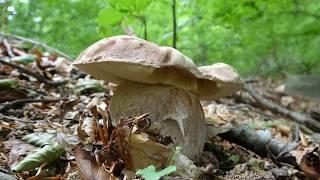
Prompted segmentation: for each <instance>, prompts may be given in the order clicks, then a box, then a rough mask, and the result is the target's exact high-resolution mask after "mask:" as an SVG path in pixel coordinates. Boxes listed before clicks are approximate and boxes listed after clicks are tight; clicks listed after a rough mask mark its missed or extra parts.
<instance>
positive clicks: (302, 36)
mask: <svg viewBox="0 0 320 180" xmlns="http://www.w3.org/2000/svg"><path fill="white" fill-rule="evenodd" d="M24 1H25V2H29V3H22V1H21V0H12V1H10V2H11V4H10V5H12V6H14V7H15V9H16V12H17V13H16V14H15V15H14V14H13V13H11V12H8V13H7V15H8V16H10V15H11V16H10V17H13V18H12V20H10V21H8V28H7V30H8V31H9V32H10V33H14V34H18V35H22V36H26V37H31V38H35V39H40V40H43V41H44V42H46V43H48V44H50V45H52V46H54V47H56V48H58V49H60V50H62V51H64V52H67V53H68V54H71V55H73V56H74V57H75V56H76V55H78V54H79V53H80V52H81V50H83V49H84V48H85V47H87V46H88V45H89V44H91V43H92V42H94V41H96V40H98V39H100V38H101V37H104V36H112V35H117V34H126V33H128V32H133V33H134V34H136V35H137V36H139V37H142V38H145V39H148V40H150V41H153V42H156V43H158V44H161V45H166V46H171V45H172V37H173V32H172V31H173V28H172V9H171V8H172V6H171V5H172V4H171V3H172V1H171V0H158V1H152V0H130V1H129V0H96V1H87V0H70V1H65V0H46V1H42V0H29V1H27V0H24ZM176 3H177V4H176V8H177V9H176V12H177V14H176V15H177V36H178V39H177V48H178V49H179V50H180V51H182V52H183V53H184V54H186V55H188V56H189V57H191V58H192V59H193V60H194V61H195V62H196V63H197V64H198V65H205V64H212V63H214V62H217V61H223V62H226V63H229V64H231V65H233V66H235V68H236V69H238V70H240V71H241V72H242V73H263V74H266V73H267V74H268V73H276V74H279V72H280V73H284V74H286V73H288V72H289V73H290V72H294V73H319V72H320V60H319V57H320V51H319V50H318V48H319V44H320V21H319V19H320V13H319V12H320V2H319V1H318V0H305V1H297V0H282V1H278V0H268V1H265V0H237V1H231V0H230V1H225V0H214V1H207V0H184V1H176ZM10 13H11V14H10Z"/></svg>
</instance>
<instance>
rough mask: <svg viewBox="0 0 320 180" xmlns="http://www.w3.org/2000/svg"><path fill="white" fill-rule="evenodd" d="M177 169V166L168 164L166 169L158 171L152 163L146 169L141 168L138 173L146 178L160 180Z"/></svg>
mask: <svg viewBox="0 0 320 180" xmlns="http://www.w3.org/2000/svg"><path fill="white" fill-rule="evenodd" d="M176 170H177V169H176V167H175V166H168V167H166V168H165V169H162V170H161V171H159V172H156V168H155V167H154V166H153V165H150V166H148V167H146V168H144V169H139V170H138V171H137V172H136V174H137V175H141V176H142V177H143V178H144V179H145V180H158V179H160V178H161V177H163V176H166V175H169V174H171V173H173V172H175V171H176Z"/></svg>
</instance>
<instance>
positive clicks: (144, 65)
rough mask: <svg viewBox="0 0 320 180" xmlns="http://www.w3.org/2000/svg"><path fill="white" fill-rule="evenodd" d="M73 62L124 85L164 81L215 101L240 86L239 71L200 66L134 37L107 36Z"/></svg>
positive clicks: (201, 97) (164, 48) (220, 66)
mask: <svg viewBox="0 0 320 180" xmlns="http://www.w3.org/2000/svg"><path fill="white" fill-rule="evenodd" d="M73 65H74V66H76V67H77V68H79V69H80V70H82V71H84V72H87V73H89V74H91V75H92V76H94V77H96V78H99V79H103V80H107V81H111V82H113V83H117V84H121V83H123V82H125V81H134V82H140V83H147V84H165V85H172V86H175V87H178V88H182V89H186V90H189V91H191V92H194V93H196V94H197V95H198V96H199V97H200V99H201V100H214V99H217V98H220V97H223V96H226V95H228V94H230V93H232V92H234V91H236V90H238V89H239V88H240V87H241V84H242V83H241V79H240V77H239V74H238V73H237V72H236V71H235V70H234V69H233V68H232V67H231V66H229V65H227V64H223V63H218V64H213V65H211V66H203V67H201V68H199V69H198V68H197V66H196V65H195V64H194V62H193V61H192V60H191V59H190V58H188V57H187V56H185V55H184V54H182V53H181V52H179V51H178V50H176V49H174V48H171V47H161V46H158V45H156V44H154V43H151V42H148V41H145V40H143V39H140V38H137V37H133V36H125V35H120V36H114V37H110V38H104V39H102V40H100V41H98V42H96V43H94V44H93V45H91V46H90V47H88V48H87V49H86V50H84V51H83V52H82V53H81V54H80V55H79V57H78V58H77V59H76V60H75V61H74V62H73Z"/></svg>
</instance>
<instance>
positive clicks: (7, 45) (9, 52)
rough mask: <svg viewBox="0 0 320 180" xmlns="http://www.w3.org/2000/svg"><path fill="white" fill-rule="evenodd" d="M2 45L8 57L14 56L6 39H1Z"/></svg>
mask: <svg viewBox="0 0 320 180" xmlns="http://www.w3.org/2000/svg"><path fill="white" fill-rule="evenodd" d="M3 45H4V46H5V47H6V50H7V53H8V55H9V56H10V57H14V56H15V55H14V54H13V52H12V50H11V46H10V44H9V43H8V41H7V39H3Z"/></svg>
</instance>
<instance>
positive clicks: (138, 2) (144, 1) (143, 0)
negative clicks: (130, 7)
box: [135, 0, 152, 13]
mask: <svg viewBox="0 0 320 180" xmlns="http://www.w3.org/2000/svg"><path fill="white" fill-rule="evenodd" d="M151 2H152V0H135V11H136V12H137V13H140V12H142V11H144V10H145V9H146V8H147V7H148V6H149V5H150V4H151Z"/></svg>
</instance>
